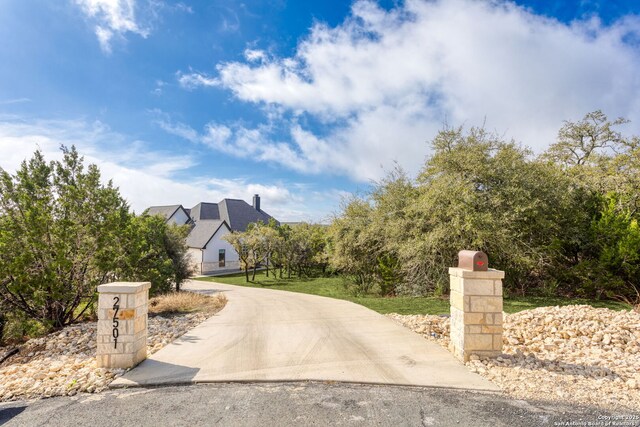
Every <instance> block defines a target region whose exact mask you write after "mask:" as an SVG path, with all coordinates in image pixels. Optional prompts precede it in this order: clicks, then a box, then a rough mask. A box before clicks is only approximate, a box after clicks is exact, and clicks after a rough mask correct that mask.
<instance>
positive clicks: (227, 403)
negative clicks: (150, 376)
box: [0, 382, 640, 427]
mask: <svg viewBox="0 0 640 427" xmlns="http://www.w3.org/2000/svg"><path fill="white" fill-rule="evenodd" d="M624 416H627V417H630V418H627V419H625V418H611V417H624ZM607 417H609V418H607ZM634 417H635V418H634ZM613 420H617V423H615V421H614V422H612V423H610V424H606V422H607V421H613ZM559 423H563V424H559ZM565 423H566V424H565ZM589 423H591V424H589ZM598 423H599V424H598ZM0 425H5V426H6V427H13V426H16V427H17V426H20V427H24V426H28V427H30V426H48V427H55V426H64V427H68V426H92V427H102V426H104V427H113V426H124V425H126V426H154V427H160V426H213V425H215V426H261V427H262V426H266V427H268V426H343V425H347V426H393V427H399V426H473V427H483V426H490V427H501V426H510V427H514V426H515V427H517V426H527V427H530V426H557V425H573V426H588V425H601V426H606V425H609V426H638V425H640V412H639V413H637V414H635V415H634V414H629V413H624V412H618V413H611V412H606V411H602V410H598V409H594V408H580V407H575V406H574V407H570V406H564V405H558V404H557V403H548V402H546V403H545V402H526V401H521V400H512V399H508V398H505V397H503V396H501V395H497V394H494V393H483V392H474V391H464V390H451V389H439V388H421V387H398V386H375V385H357V384H326V383H305V382H300V383H282V384H238V383H232V384H200V385H191V386H182V387H180V386H171V387H163V388H136V389H119V390H112V391H108V392H105V393H101V394H95V395H89V394H84V395H79V396H74V397H58V398H51V399H45V400H38V401H34V402H31V403H25V402H10V403H4V404H0Z"/></svg>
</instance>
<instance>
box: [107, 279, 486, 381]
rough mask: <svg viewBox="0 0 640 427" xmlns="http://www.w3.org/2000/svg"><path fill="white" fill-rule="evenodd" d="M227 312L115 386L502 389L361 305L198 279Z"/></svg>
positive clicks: (195, 285)
mask: <svg viewBox="0 0 640 427" xmlns="http://www.w3.org/2000/svg"><path fill="white" fill-rule="evenodd" d="M184 289H188V290H192V291H198V292H204V293H216V292H223V293H224V294H225V295H226V297H227V299H228V303H227V306H226V307H225V308H224V309H223V310H222V311H221V312H220V313H218V314H217V315H215V316H213V317H211V318H210V319H208V320H207V321H205V322H203V323H202V324H200V325H199V326H197V327H196V328H194V329H192V330H191V331H189V332H188V333H186V334H185V335H183V336H182V337H181V338H179V339H178V340H176V341H174V342H173V343H171V344H169V345H167V346H166V347H165V348H163V349H162V350H160V351H158V352H157V353H155V354H154V355H153V356H151V357H150V358H149V359H147V360H145V361H144V362H142V363H141V364H140V365H139V366H138V367H136V368H134V369H132V370H131V371H129V372H128V373H127V374H126V375H124V376H123V377H121V378H118V379H117V380H116V381H114V382H113V383H112V387H126V386H149V385H161V384H190V383H204V382H229V381H251V382H259V381H300V380H315V381H338V382H354V383H371V384H394V385H410V386H432V387H447V388H461V389H472V390H485V391H497V390H498V388H497V387H496V386H495V385H493V384H492V383H490V382H488V381H487V380H485V379H483V378H482V377H480V376H478V375H476V374H473V373H471V372H469V370H468V369H467V368H466V367H465V366H464V365H463V364H462V363H460V362H459V361H458V360H456V359H455V358H454V357H453V356H452V355H451V354H450V353H449V352H447V351H446V350H444V349H443V348H441V347H440V346H439V345H437V344H434V343H431V342H429V341H427V340H425V339H424V338H422V337H420V336H419V335H417V334H415V333H413V332H411V331H409V330H408V329H406V328H404V327H402V326H400V325H398V324H396V323H395V322H393V321H392V320H390V319H388V318H386V317H385V316H382V315H380V314H378V313H376V312H374V311H372V310H369V309H368V308H365V307H363V306H360V305H357V304H354V303H351V302H348V301H342V300H336V299H331V298H325V297H319V296H314V295H306V294H300V293H293V292H285V291H276V290H269V289H255V288H247V287H242V286H232V285H225V284H220V283H213V282H200V281H191V282H189V283H188V284H186V286H185V287H184Z"/></svg>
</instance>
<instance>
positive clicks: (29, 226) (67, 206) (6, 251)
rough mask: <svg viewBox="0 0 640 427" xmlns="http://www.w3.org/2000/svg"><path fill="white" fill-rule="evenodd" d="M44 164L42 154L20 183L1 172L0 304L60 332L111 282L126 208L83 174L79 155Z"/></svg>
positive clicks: (108, 188)
mask: <svg viewBox="0 0 640 427" xmlns="http://www.w3.org/2000/svg"><path fill="white" fill-rule="evenodd" d="M63 154H64V157H63V160H62V161H60V162H57V161H56V162H51V163H49V164H47V163H46V162H45V161H44V158H43V157H42V154H41V153H40V152H39V151H37V152H36V153H35V154H34V157H33V158H32V159H31V160H30V161H29V162H26V161H25V162H23V163H22V166H21V167H20V169H19V170H18V172H17V174H16V175H15V176H11V175H9V174H8V173H7V172H6V171H4V170H1V171H0V272H1V273H0V274H2V276H1V277H0V283H1V284H2V286H1V287H0V297H1V298H2V299H3V300H4V301H5V302H6V303H7V305H9V306H11V307H12V308H13V309H15V310H19V311H21V312H23V313H26V314H27V315H28V316H30V317H31V318H33V319H39V320H41V321H43V322H44V323H45V324H47V325H48V326H53V327H61V326H64V325H66V324H68V323H70V322H72V321H74V320H75V319H77V318H78V317H79V316H80V314H76V308H77V307H78V306H80V305H81V304H84V305H85V307H86V306H88V305H89V304H90V303H91V301H92V299H93V298H94V293H95V289H96V286H97V285H99V284H101V283H105V281H107V280H108V279H109V278H110V277H112V273H113V269H112V268H111V267H112V262H113V259H114V258H115V257H117V254H116V253H115V252H114V248H118V239H119V237H118V231H119V230H121V229H123V228H126V223H127V220H128V207H127V205H126V203H125V201H124V200H123V199H122V198H121V197H120V195H119V193H118V190H117V189H116V188H114V187H113V186H112V184H111V183H110V182H109V183H108V184H107V185H103V184H102V183H101V182H100V173H99V171H98V168H97V167H96V166H95V165H91V166H89V167H88V168H87V169H86V170H85V168H84V166H83V164H82V158H81V157H80V156H79V155H78V153H77V151H76V150H75V148H72V149H71V150H68V149H66V148H63Z"/></svg>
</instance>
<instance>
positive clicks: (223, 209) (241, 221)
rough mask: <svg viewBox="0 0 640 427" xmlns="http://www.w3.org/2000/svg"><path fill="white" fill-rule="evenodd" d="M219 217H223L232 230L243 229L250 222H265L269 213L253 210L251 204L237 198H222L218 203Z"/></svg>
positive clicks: (267, 220) (269, 217)
mask: <svg viewBox="0 0 640 427" xmlns="http://www.w3.org/2000/svg"><path fill="white" fill-rule="evenodd" d="M218 207H219V210H220V218H222V219H224V220H225V221H226V222H227V224H229V227H230V228H231V230H233V231H245V230H246V229H247V226H248V225H249V224H250V223H252V222H258V221H262V222H264V223H265V224H266V223H268V222H269V219H271V215H269V214H268V213H266V212H264V211H262V210H259V211H257V210H255V209H254V208H253V206H251V205H250V204H248V203H247V202H245V201H244V200H238V199H224V200H222V201H221V202H220V203H219V204H218Z"/></svg>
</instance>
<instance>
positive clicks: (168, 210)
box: [145, 205, 182, 220]
mask: <svg viewBox="0 0 640 427" xmlns="http://www.w3.org/2000/svg"><path fill="white" fill-rule="evenodd" d="M181 207H182V205H170V206H151V207H150V208H149V209H147V210H146V211H145V213H146V214H148V215H160V216H161V217H163V218H164V219H165V220H166V219H169V218H171V215H173V214H174V213H176V211H177V210H178V209H180V208H181Z"/></svg>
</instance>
